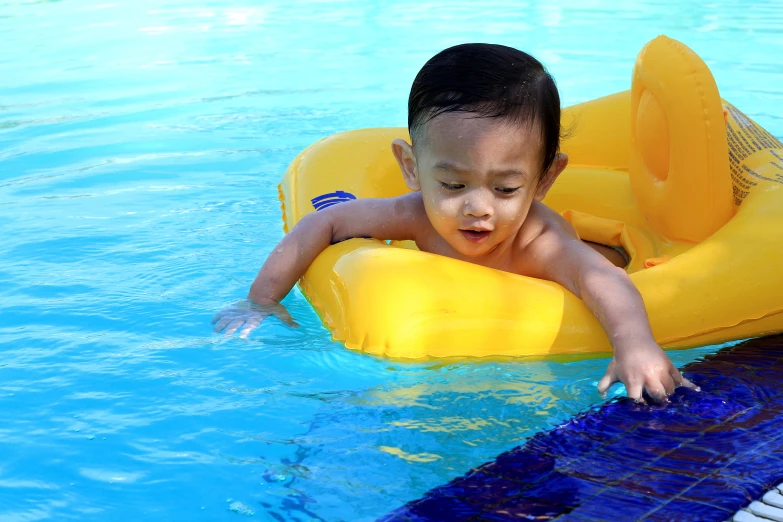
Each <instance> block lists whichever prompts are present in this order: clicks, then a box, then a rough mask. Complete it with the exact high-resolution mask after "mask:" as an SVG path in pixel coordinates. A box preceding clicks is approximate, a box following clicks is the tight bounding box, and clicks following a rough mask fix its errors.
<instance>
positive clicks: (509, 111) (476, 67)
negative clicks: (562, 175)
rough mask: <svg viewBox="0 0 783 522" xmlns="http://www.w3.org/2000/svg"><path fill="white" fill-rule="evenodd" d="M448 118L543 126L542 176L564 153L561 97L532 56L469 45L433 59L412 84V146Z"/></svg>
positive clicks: (490, 46)
mask: <svg viewBox="0 0 783 522" xmlns="http://www.w3.org/2000/svg"><path fill="white" fill-rule="evenodd" d="M447 112H465V113H471V114H474V115H475V116H476V117H478V118H502V119H504V120H507V121H509V122H511V123H515V124H518V125H530V126H531V127H532V126H533V125H535V124H536V123H538V124H539V128H540V130H541V141H542V143H543V147H542V149H543V150H542V170H541V175H543V174H544V173H545V172H546V171H547V170H548V169H549V167H550V166H551V165H552V163H553V162H554V160H555V156H556V155H557V152H558V150H559V148H560V95H559V94H558V92H557V86H556V85H555V81H554V79H553V78H552V76H551V75H550V74H549V73H548V72H547V70H546V69H545V68H544V66H543V65H542V64H541V62H539V61H538V60H536V59H535V58H533V57H532V56H530V55H529V54H527V53H524V52H522V51H519V50H517V49H514V48H512V47H506V46H505V45H496V44H482V43H470V44H462V45H456V46H454V47H449V48H448V49H445V50H443V51H441V52H439V53H438V54H436V55H435V56H433V57H432V58H431V59H430V60H429V61H428V62H427V63H425V64H424V67H422V68H421V70H420V71H419V73H418V74H417V75H416V78H415V79H414V80H413V86H412V87H411V94H410V97H409V98H408V130H409V132H410V135H411V140H412V141H413V142H414V143H416V142H420V141H423V138H424V132H423V131H424V125H425V124H426V123H427V122H429V121H430V120H432V119H433V118H435V117H437V116H439V115H441V114H443V113H447Z"/></svg>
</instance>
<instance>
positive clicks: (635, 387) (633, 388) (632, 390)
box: [625, 383, 644, 403]
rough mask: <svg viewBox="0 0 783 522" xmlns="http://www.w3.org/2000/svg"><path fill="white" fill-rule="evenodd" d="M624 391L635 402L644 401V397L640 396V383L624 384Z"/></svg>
mask: <svg viewBox="0 0 783 522" xmlns="http://www.w3.org/2000/svg"><path fill="white" fill-rule="evenodd" d="M625 388H626V391H627V392H628V397H630V398H631V399H633V400H635V401H636V402H641V403H644V399H643V398H642V389H643V388H642V385H641V383H639V384H636V383H635V384H628V385H626V387H625Z"/></svg>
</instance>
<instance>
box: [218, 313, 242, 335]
mask: <svg viewBox="0 0 783 522" xmlns="http://www.w3.org/2000/svg"><path fill="white" fill-rule="evenodd" d="M243 324H245V318H244V317H237V318H235V319H234V320H233V321H231V322H230V323H228V326H226V329H225V331H224V332H223V333H224V334H226V335H231V334H233V333H234V332H236V331H237V330H238V329H239V327H240V326H242V325H243Z"/></svg>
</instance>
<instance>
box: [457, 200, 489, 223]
mask: <svg viewBox="0 0 783 522" xmlns="http://www.w3.org/2000/svg"><path fill="white" fill-rule="evenodd" d="M463 212H464V214H465V215H466V216H470V217H477V218H483V217H489V216H491V215H492V204H491V202H490V201H489V198H487V197H484V196H483V195H477V196H476V197H470V198H467V200H466V201H465V205H464V207H463Z"/></svg>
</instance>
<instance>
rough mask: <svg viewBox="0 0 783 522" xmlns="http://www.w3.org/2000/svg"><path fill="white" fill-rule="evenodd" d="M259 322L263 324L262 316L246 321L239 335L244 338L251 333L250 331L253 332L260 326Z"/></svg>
mask: <svg viewBox="0 0 783 522" xmlns="http://www.w3.org/2000/svg"><path fill="white" fill-rule="evenodd" d="M259 324H261V318H260V317H258V318H256V317H254V318H253V319H249V320H248V321H247V322H246V323H245V327H244V328H242V330H241V331H240V332H239V337H241V338H242V339H244V338H245V337H247V336H248V334H250V332H252V331H253V330H255V329H256V328H258V325H259Z"/></svg>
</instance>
